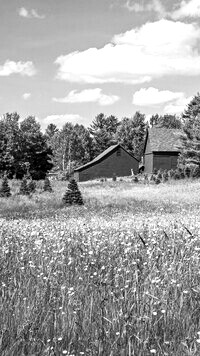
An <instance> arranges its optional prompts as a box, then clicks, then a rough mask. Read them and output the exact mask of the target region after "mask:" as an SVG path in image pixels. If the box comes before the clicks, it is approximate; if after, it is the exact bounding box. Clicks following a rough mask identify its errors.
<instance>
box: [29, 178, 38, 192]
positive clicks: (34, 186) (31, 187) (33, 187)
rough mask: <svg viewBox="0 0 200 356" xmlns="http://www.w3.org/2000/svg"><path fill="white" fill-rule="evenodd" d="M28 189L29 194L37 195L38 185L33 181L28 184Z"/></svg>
mask: <svg viewBox="0 0 200 356" xmlns="http://www.w3.org/2000/svg"><path fill="white" fill-rule="evenodd" d="M27 187H28V191H29V193H31V194H32V193H35V191H36V183H35V182H34V181H33V179H30V180H29V182H28V184H27Z"/></svg>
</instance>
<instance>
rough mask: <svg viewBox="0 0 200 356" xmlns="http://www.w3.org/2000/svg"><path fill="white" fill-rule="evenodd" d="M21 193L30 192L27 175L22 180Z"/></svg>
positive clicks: (27, 193) (26, 193)
mask: <svg viewBox="0 0 200 356" xmlns="http://www.w3.org/2000/svg"><path fill="white" fill-rule="evenodd" d="M19 194H21V195H29V194H30V191H29V187H28V183H27V179H26V178H25V177H24V178H23V179H22V181H21V185H20V189H19Z"/></svg>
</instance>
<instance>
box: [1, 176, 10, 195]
mask: <svg viewBox="0 0 200 356" xmlns="http://www.w3.org/2000/svg"><path fill="white" fill-rule="evenodd" d="M10 196H11V192H10V187H9V185H8V178H7V176H4V178H3V181H2V185H1V189H0V197H6V198H8V197H10Z"/></svg>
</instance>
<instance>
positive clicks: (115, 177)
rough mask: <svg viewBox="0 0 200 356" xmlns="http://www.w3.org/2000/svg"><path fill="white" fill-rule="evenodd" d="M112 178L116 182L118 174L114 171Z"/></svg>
mask: <svg viewBox="0 0 200 356" xmlns="http://www.w3.org/2000/svg"><path fill="white" fill-rule="evenodd" d="M112 180H113V182H116V180H117V176H116V174H115V173H114V174H113V176H112Z"/></svg>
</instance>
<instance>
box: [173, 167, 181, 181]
mask: <svg viewBox="0 0 200 356" xmlns="http://www.w3.org/2000/svg"><path fill="white" fill-rule="evenodd" d="M172 178H173V179H175V180H179V179H181V175H180V171H179V170H178V169H176V170H175V172H174V175H173V177H172Z"/></svg>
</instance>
